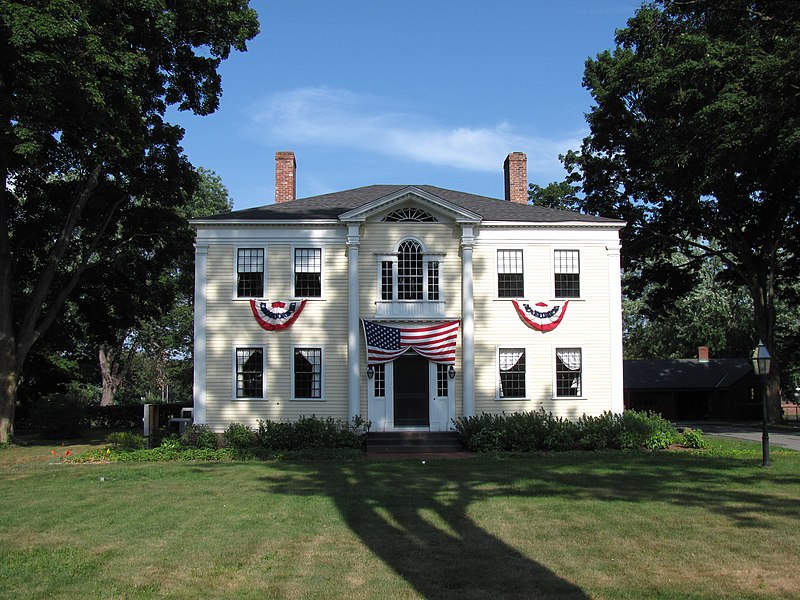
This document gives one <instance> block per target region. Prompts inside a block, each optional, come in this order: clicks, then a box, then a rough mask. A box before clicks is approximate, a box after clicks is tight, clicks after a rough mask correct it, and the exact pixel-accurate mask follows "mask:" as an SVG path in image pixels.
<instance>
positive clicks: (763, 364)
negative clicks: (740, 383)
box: [753, 340, 772, 467]
mask: <svg viewBox="0 0 800 600" xmlns="http://www.w3.org/2000/svg"><path fill="white" fill-rule="evenodd" d="M771 362H772V357H771V356H770V354H769V351H768V350H767V347H766V346H764V344H763V343H762V342H761V340H759V341H758V346H756V349H755V350H754V351H753V371H755V374H756V377H757V379H758V381H759V382H760V383H761V405H762V406H761V408H762V413H761V466H762V467H769V466H770V465H772V460H771V459H770V457H769V432H768V431H767V385H766V381H765V380H766V377H767V375H768V374H769V367H770V363H771Z"/></svg>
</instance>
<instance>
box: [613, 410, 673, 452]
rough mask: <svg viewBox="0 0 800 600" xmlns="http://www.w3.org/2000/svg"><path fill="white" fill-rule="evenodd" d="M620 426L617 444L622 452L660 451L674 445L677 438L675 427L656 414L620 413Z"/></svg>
mask: <svg viewBox="0 0 800 600" xmlns="http://www.w3.org/2000/svg"><path fill="white" fill-rule="evenodd" d="M620 425H621V430H620V432H619V433H618V435H617V443H618V447H619V448H621V449H622V450H633V449H641V448H647V449H649V450H661V449H664V448H667V447H668V446H669V445H670V444H674V443H675V441H676V440H677V438H678V432H677V430H676V429H675V426H674V425H673V424H672V423H671V422H669V421H667V420H666V419H665V418H664V417H662V416H661V415H660V414H658V413H656V412H651V411H644V412H639V411H635V410H626V411H625V412H624V413H622V417H621V419H620Z"/></svg>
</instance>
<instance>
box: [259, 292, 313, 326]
mask: <svg viewBox="0 0 800 600" xmlns="http://www.w3.org/2000/svg"><path fill="white" fill-rule="evenodd" d="M306 302H308V300H300V301H294V302H270V301H269V300H250V308H251V309H252V311H253V316H254V317H255V318H256V321H258V324H259V325H261V327H263V328H264V329H266V330H267V331H275V330H276V329H286V328H287V327H289V326H290V325H291V324H292V323H294V322H295V321H296V320H297V317H299V316H300V313H301V312H303V309H304V308H305V306H306Z"/></svg>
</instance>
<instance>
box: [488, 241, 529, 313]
mask: <svg viewBox="0 0 800 600" xmlns="http://www.w3.org/2000/svg"><path fill="white" fill-rule="evenodd" d="M501 251H502V252H509V251H516V252H520V253H521V254H522V295H521V296H501V295H500V269H499V265H498V258H499V255H500V252H501ZM526 254H527V253H526V252H525V248H524V247H520V246H496V247H495V249H494V257H493V260H494V297H495V298H496V299H497V300H524V299H526V298H527V296H526V295H525V287H526V286H525V283H526V279H527V277H525V265H526V264H527V262H528V261H527V260H526V256H525V255H526Z"/></svg>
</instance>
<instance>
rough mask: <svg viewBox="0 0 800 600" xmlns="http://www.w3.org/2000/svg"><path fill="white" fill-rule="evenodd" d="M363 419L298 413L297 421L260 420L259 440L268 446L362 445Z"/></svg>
mask: <svg viewBox="0 0 800 600" xmlns="http://www.w3.org/2000/svg"><path fill="white" fill-rule="evenodd" d="M365 433H366V432H365V431H364V426H363V422H362V424H360V425H358V426H356V425H355V424H354V425H349V424H348V423H347V422H345V421H342V420H340V419H334V418H332V417H327V418H325V419H319V418H317V417H315V416H314V415H312V416H311V417H306V416H301V417H300V418H299V419H297V420H296V421H292V422H279V421H259V422H258V443H259V445H260V446H261V447H262V448H266V449H268V450H307V449H319V448H361V447H363V445H364V440H365Z"/></svg>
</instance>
